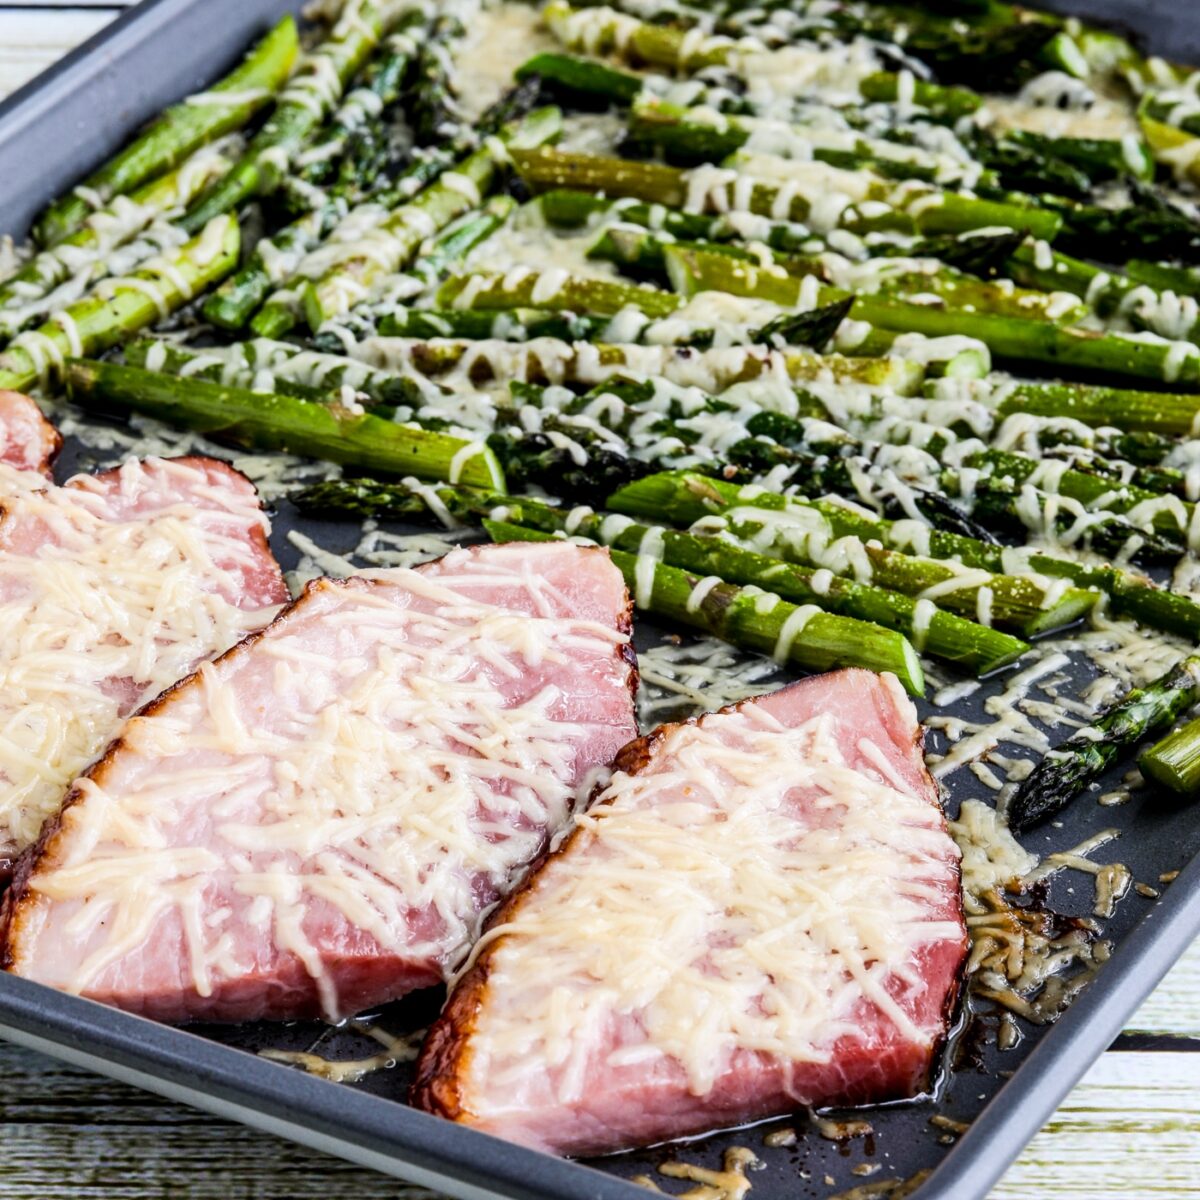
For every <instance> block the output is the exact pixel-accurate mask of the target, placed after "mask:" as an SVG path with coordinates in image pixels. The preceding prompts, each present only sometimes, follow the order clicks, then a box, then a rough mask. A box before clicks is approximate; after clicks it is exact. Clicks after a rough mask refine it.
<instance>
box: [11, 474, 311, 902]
mask: <svg viewBox="0 0 1200 1200" xmlns="http://www.w3.org/2000/svg"><path fill="white" fill-rule="evenodd" d="M266 532H267V521H266V517H265V515H264V513H263V511H262V508H261V506H260V504H259V501H258V496H257V493H256V492H255V490H254V487H253V485H252V484H251V483H250V482H249V481H248V480H247V479H246V478H245V477H244V476H242V475H240V474H239V473H238V472H237V471H234V470H233V469H232V468H230V467H228V466H226V465H225V464H224V463H221V462H217V461H216V460H214V459H207V458H183V459H173V460H158V459H152V460H148V461H146V462H140V461H137V460H132V461H130V462H127V463H126V464H125V465H124V466H122V467H120V468H119V469H117V470H113V471H106V472H104V473H103V474H99V475H91V476H79V477H78V478H76V479H73V480H71V481H70V482H69V483H68V484H66V485H65V486H63V487H55V486H54V485H53V484H49V483H47V482H46V481H45V480H44V479H42V478H40V477H39V476H37V475H35V474H33V473H32V472H30V471H27V470H21V469H18V468H14V467H12V466H0V628H3V630H4V637H3V640H2V641H0V883H2V882H3V880H4V878H6V877H7V875H8V873H9V870H10V869H11V865H12V862H13V860H14V859H15V858H16V856H17V855H18V854H19V853H20V852H21V851H22V850H23V849H24V848H25V847H26V846H28V845H30V844H31V843H32V842H33V841H35V840H36V838H37V836H38V832H39V830H40V829H41V826H42V822H43V821H44V820H45V818H46V817H48V816H50V815H51V814H52V813H54V812H55V811H57V809H58V807H59V805H60V804H61V803H62V799H63V796H64V795H65V793H66V789H67V787H68V785H69V784H70V783H71V781H72V780H73V779H74V778H75V776H76V775H78V774H79V772H80V771H82V770H83V769H84V768H85V767H86V766H87V765H88V763H90V762H91V761H92V759H93V758H94V757H95V756H96V755H97V754H98V753H99V752H100V751H101V750H102V749H103V748H104V746H105V745H107V743H108V742H109V741H110V739H111V738H112V737H113V735H114V734H115V733H116V732H117V730H118V728H119V727H120V724H121V722H122V721H123V720H124V719H125V717H127V716H128V715H129V714H130V713H132V712H133V711H135V710H136V709H137V708H138V707H139V706H141V705H142V704H144V703H146V702H147V701H148V700H150V699H152V698H153V697H154V696H156V695H158V694H159V693H160V692H161V691H163V689H164V688H166V687H169V686H170V685H171V684H173V683H174V682H175V681H176V680H177V679H179V678H180V676H182V675H185V674H187V673H188V672H189V671H190V670H192V668H193V667H195V665H196V663H197V662H199V661H200V660H201V659H203V658H207V657H208V656H209V655H211V654H215V653H219V652H222V651H224V650H227V649H228V648H229V647H230V646H232V645H233V644H234V643H235V642H237V641H239V640H240V639H241V638H242V637H243V636H245V634H246V632H247V631H248V630H250V629H256V628H259V627H261V626H262V625H264V624H266V623H267V622H268V621H269V620H270V619H271V618H272V616H273V615H274V614H275V611H276V609H277V608H278V606H279V605H280V604H282V603H283V602H284V601H286V600H287V598H288V595H287V590H286V588H285V587H284V583H283V578H282V576H281V574H280V571H279V566H278V564H277V563H276V562H275V558H274V556H273V555H272V553H271V550H270V548H269V547H268V545H267V538H266Z"/></svg>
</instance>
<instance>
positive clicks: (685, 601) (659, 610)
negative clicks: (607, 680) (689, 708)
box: [483, 519, 925, 696]
mask: <svg viewBox="0 0 1200 1200" xmlns="http://www.w3.org/2000/svg"><path fill="white" fill-rule="evenodd" d="M483 524H484V528H485V529H486V530H487V532H488V534H489V535H490V536H491V538H492V540H493V541H497V542H512V541H537V542H541V541H550V540H552V539H553V538H554V536H555V535H554V534H552V533H543V532H541V531H540V530H536V529H530V528H528V527H526V526H522V525H514V524H510V523H507V522H504V521H493V520H490V519H489V520H486V521H484V523H483ZM609 553H610V554H611V555H612V560H613V562H614V563H615V564H616V566H617V567H618V568H619V569H620V571H621V573H622V574H623V575H624V576H625V582H626V583H627V584H628V585H629V587H630V590H631V591H632V592H633V593H634V597H635V603H636V604H637V606H638V607H639V608H640V609H643V610H644V611H646V612H648V613H651V614H653V615H654V616H656V617H662V618H664V619H666V620H668V621H672V622H677V623H678V624H681V625H686V626H689V627H691V628H693V629H700V630H703V631H704V632H705V633H710V634H712V635H714V636H715V637H719V638H721V639H722V640H724V641H727V642H730V643H732V644H733V645H735V646H741V647H742V648H743V649H746V650H754V651H756V652H758V653H760V654H769V655H771V656H772V657H773V658H774V659H775V660H776V661H777V662H780V663H783V664H787V665H789V666H792V667H797V668H799V669H800V670H803V671H829V670H833V669H835V668H837V667H851V666H854V667H867V668H868V669H869V670H872V671H891V672H892V673H893V674H894V675H895V676H896V677H897V678H898V679H899V680H900V682H901V683H902V684H903V685H904V687H905V688H906V689H907V690H908V691H909V692H911V693H912V694H913V695H915V696H919V695H922V694H923V693H924V690H925V677H924V674H923V672H922V671H921V663H920V659H919V658H918V657H917V652H916V651H915V650H914V649H913V647H912V644H911V643H910V642H909V640H908V639H907V638H906V637H905V636H904V635H903V634H901V633H897V632H895V631H894V630H890V629H883V628H881V627H880V626H878V625H869V624H867V623H866V622H865V621H855V620H853V619H851V618H850V617H839V616H834V615H832V614H829V613H824V612H821V611H820V609H818V608H817V607H816V606H815V605H801V606H797V605H794V604H789V603H788V602H787V601H786V600H781V599H780V598H779V597H778V596H775V595H773V594H772V593H770V592H763V591H760V590H759V589H757V588H754V589H750V588H739V587H735V586H734V585H733V584H729V583H720V582H718V583H714V582H713V580H712V579H701V578H700V576H698V575H693V574H691V573H690V572H687V571H682V570H680V569H679V568H678V567H671V566H667V565H666V564H665V563H662V562H659V561H657V560H655V559H653V558H649V557H647V556H644V555H637V554H627V553H625V552H624V551H621V550H612V551H609Z"/></svg>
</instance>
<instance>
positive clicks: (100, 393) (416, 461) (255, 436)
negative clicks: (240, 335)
mask: <svg viewBox="0 0 1200 1200" xmlns="http://www.w3.org/2000/svg"><path fill="white" fill-rule="evenodd" d="M66 382H67V393H68V396H69V397H70V399H71V400H72V401H73V402H74V403H75V404H78V405H80V407H82V408H85V409H88V410H89V411H106V412H112V411H115V412H119V413H127V412H139V413H145V414H146V415H148V416H151V417H155V418H157V419H158V420H160V421H166V422H167V423H169V424H173V425H181V426H183V427H184V428H187V429H193V430H195V431H196V432H198V433H202V434H204V435H206V436H208V437H211V438H213V439H214V440H217V441H223V442H229V443H231V444H232V445H235V446H245V447H250V448H254V449H261V450H284V451H287V452H288V453H290V454H299V455H302V456H304V457H306V458H317V459H325V460H327V461H329V462H336V463H345V464H348V465H352V466H354V467H355V468H357V469H360V470H363V471H368V472H373V473H376V474H382V475H395V476H407V475H413V476H416V477H417V478H418V479H431V480H445V481H447V482H450V483H462V484H464V485H465V486H468V487H479V488H486V489H487V490H489V491H493V492H503V491H504V490H505V484H504V475H503V472H502V471H501V470H500V466H499V464H498V463H497V461H496V458H495V456H494V455H493V454H492V452H491V451H490V450H489V449H488V448H487V447H486V446H485V445H484V444H483V443H482V442H469V441H466V440H465V439H463V438H458V437H450V436H448V435H446V434H442V433H431V432H429V431H428V430H424V429H416V428H413V427H410V426H406V425H396V424H394V423H393V422H391V421H387V420H384V419H383V418H382V417H378V416H374V415H372V414H371V413H362V412H352V411H350V410H349V409H345V408H337V407H334V406H332V405H326V404H318V403H315V402H313V401H311V400H303V399H299V398H297V397H294V396H284V395H278V394H271V393H260V392H251V391H247V390H245V389H242V388H233V387H225V386H224V385H222V384H219V383H208V382H206V381H204V380H199V379H176V378H173V377H172V376H170V375H159V374H156V373H155V372H153V371H145V370H142V369H141V368H138V367H128V366H119V365H117V364H115V363H104V362H91V361H88V360H73V361H72V362H71V363H69V364H68V367H67V372H66Z"/></svg>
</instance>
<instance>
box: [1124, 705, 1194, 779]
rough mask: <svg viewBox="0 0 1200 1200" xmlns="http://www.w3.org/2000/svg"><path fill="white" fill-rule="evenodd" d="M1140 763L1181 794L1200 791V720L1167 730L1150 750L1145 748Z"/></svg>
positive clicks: (1148, 774)
mask: <svg viewBox="0 0 1200 1200" xmlns="http://www.w3.org/2000/svg"><path fill="white" fill-rule="evenodd" d="M1138 767H1139V768H1140V769H1141V772H1142V774H1143V775H1145V776H1146V777H1147V778H1148V779H1153V780H1154V782H1155V783H1161V784H1162V785H1163V787H1167V788H1170V789H1171V791H1173V792H1179V793H1180V794H1181V795H1185V796H1194V795H1195V794H1196V793H1197V792H1200V720H1195V721H1189V722H1188V723H1187V724H1186V725H1183V726H1181V727H1180V728H1179V729H1176V730H1175V731H1174V732H1173V733H1169V734H1167V736H1166V737H1165V738H1163V739H1162V741H1161V742H1155V743H1154V745H1153V746H1151V747H1150V749H1149V750H1143V751H1142V753H1141V756H1140V757H1139V758H1138Z"/></svg>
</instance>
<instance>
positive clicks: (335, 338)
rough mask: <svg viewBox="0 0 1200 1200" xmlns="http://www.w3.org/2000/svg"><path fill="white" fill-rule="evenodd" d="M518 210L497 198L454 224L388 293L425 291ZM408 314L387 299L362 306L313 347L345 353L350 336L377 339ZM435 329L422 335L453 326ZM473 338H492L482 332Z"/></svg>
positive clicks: (394, 281) (319, 337)
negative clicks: (347, 338)
mask: <svg viewBox="0 0 1200 1200" xmlns="http://www.w3.org/2000/svg"><path fill="white" fill-rule="evenodd" d="M516 207H517V202H516V201H515V200H514V199H513V198H512V197H511V196H493V197H492V198H491V199H490V200H489V201H488V202H487V203H486V204H484V205H483V207H482V208H479V209H476V210H475V211H474V212H471V213H467V214H466V216H464V217H461V218H460V219H459V220H457V221H453V222H451V224H450V225H448V226H447V227H446V228H445V229H444V230H443V231H442V232H441V233H440V234H438V236H437V237H436V238H434V239H433V240H432V241H431V242H430V243H427V245H426V247H425V248H424V250H423V252H422V254H421V256H420V259H419V261H418V262H417V263H415V264H414V266H413V268H412V270H411V272H410V273H409V274H408V275H396V276H394V277H393V279H392V280H391V282H390V283H389V284H388V285H387V290H388V291H389V292H391V293H392V295H399V294H401V293H403V294H404V295H406V296H408V295H412V294H415V293H416V292H418V291H423V290H424V289H425V288H426V287H428V286H429V284H431V283H432V282H433V281H434V280H436V279H437V278H438V276H439V275H441V274H442V273H443V272H444V271H445V270H447V269H448V268H449V267H452V266H455V265H456V264H458V263H459V262H461V261H462V259H463V258H465V257H466V256H467V254H469V253H470V251H471V250H473V249H474V248H475V247H476V246H478V245H480V244H481V243H482V242H485V241H486V240H487V239H488V238H489V237H491V236H492V234H493V233H495V232H496V231H497V230H498V229H499V228H500V227H501V226H502V225H504V224H505V222H506V221H507V220H508V219H509V217H510V216H512V213H513V211H514V210H515V209H516ZM406 313H407V309H404V308H403V307H402V306H401V305H400V304H399V302H398V301H397V300H385V301H383V302H382V303H381V304H380V305H378V306H372V305H362V306H360V307H359V308H358V309H356V310H355V311H354V312H352V313H349V314H347V315H346V316H345V317H344V318H343V319H342V320H341V321H339V322H338V324H337V326H336V327H335V328H334V329H333V330H331V331H329V332H327V333H321V334H317V335H316V336H315V337H313V338H312V346H313V348H314V349H316V350H321V351H324V352H327V353H330V354H341V353H344V352H345V350H346V346H347V341H346V337H347V335H349V337H351V338H353V340H354V341H356V342H357V341H361V340H362V339H363V338H367V337H374V336H375V335H376V334H377V333H378V332H379V331H380V328H381V326H382V325H384V324H385V323H391V324H393V325H395V324H398V323H400V322H401V321H402V320H403V315H402V314H406ZM460 315H467V314H460ZM470 315H473V314H470ZM434 328H435V326H434V325H429V326H427V327H425V328H424V329H423V331H422V333H421V334H420V335H419V336H421V337H438V336H444V335H445V334H446V333H447V332H448V331H449V329H450V328H452V326H449V325H446V324H444V323H443V324H442V325H441V326H440V333H438V332H434ZM472 336H480V337H489V336H491V335H490V334H488V333H479V334H475V335H472Z"/></svg>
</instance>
